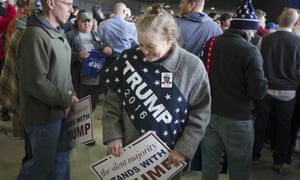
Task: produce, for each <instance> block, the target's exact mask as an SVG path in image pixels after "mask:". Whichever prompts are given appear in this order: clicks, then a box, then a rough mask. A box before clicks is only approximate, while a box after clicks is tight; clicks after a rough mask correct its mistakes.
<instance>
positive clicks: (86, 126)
mask: <svg viewBox="0 0 300 180" xmlns="http://www.w3.org/2000/svg"><path fill="white" fill-rule="evenodd" d="M92 117H93V114H92V110H91V96H86V97H84V98H82V99H80V100H79V102H78V103H76V104H75V105H74V106H73V107H72V108H71V110H70V113H69V115H68V118H67V136H68V138H69V141H70V146H71V148H74V147H76V146H78V145H80V144H86V143H89V142H91V141H93V126H92Z"/></svg>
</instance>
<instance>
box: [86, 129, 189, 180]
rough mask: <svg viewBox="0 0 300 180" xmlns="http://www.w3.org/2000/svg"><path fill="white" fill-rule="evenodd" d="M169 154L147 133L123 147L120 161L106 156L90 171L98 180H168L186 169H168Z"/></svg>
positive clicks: (182, 164) (181, 167) (153, 136)
mask: <svg viewBox="0 0 300 180" xmlns="http://www.w3.org/2000/svg"><path fill="white" fill-rule="evenodd" d="M169 153H170V149H169V148H168V147H167V145H166V144H165V143H164V142H163V141H162V140H161V139H160V138H159V137H158V136H156V135H155V133H154V132H148V133H146V134H144V135H143V136H142V137H140V138H139V139H137V140H135V141H134V142H132V143H131V144H129V145H127V146H126V147H124V148H123V152H122V154H121V156H120V157H114V156H112V155H108V156H106V157H104V158H103V159H101V160H99V161H97V162H95V163H93V164H92V165H91V169H92V171H93V172H94V173H95V175H96V176H97V177H98V179H101V180H119V179H131V180H138V179H161V180H167V179H170V178H171V177H173V176H175V175H176V174H177V173H178V172H179V171H181V170H182V169H183V168H184V167H185V166H186V163H185V162H182V163H180V165H179V166H177V167H175V166H174V165H173V164H172V165H171V166H169V165H168V163H167V161H166V160H167V158H168V155H169Z"/></svg>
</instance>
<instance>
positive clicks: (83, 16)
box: [66, 10, 112, 145]
mask: <svg viewBox="0 0 300 180" xmlns="http://www.w3.org/2000/svg"><path fill="white" fill-rule="evenodd" d="M93 22H94V21H93V15H92V13H91V12H88V11H85V10H80V11H79V13H78V16H77V19H76V21H75V24H74V28H73V30H72V31H69V32H68V33H67V34H66V37H67V39H68V42H69V44H70V46H71V49H72V65H71V73H72V81H73V85H74V88H75V91H76V93H77V97H78V98H83V97H85V96H88V95H91V100H92V110H93V111H94V109H95V108H96V105H97V102H98V97H99V94H100V93H101V92H102V91H103V90H104V86H103V85H102V84H101V83H100V76H99V74H98V75H97V76H96V77H88V76H84V75H81V70H82V66H83V61H85V60H86V58H88V57H89V56H90V53H89V52H90V51H91V50H98V51H102V52H104V53H105V54H106V55H107V56H110V55H112V49H111V48H110V47H108V46H105V44H104V43H103V42H102V41H101V40H100V37H99V35H98V33H97V32H95V31H93V30H92V27H93ZM107 60H109V58H107ZM94 144H95V141H94V142H91V143H89V145H94Z"/></svg>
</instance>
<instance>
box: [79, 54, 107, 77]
mask: <svg viewBox="0 0 300 180" xmlns="http://www.w3.org/2000/svg"><path fill="white" fill-rule="evenodd" d="M89 53H90V56H89V57H87V58H86V59H84V60H83V63H82V69H81V75H82V76H87V77H91V78H96V77H97V76H98V74H99V73H100V71H101V69H102V67H103V65H104V63H105V59H106V54H105V53H103V52H100V51H98V50H91V51H90V52H89Z"/></svg>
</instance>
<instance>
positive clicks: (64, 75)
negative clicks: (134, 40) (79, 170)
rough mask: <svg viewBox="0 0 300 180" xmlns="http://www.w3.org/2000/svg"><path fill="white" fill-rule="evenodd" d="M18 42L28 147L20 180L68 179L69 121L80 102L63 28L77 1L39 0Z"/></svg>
mask: <svg viewBox="0 0 300 180" xmlns="http://www.w3.org/2000/svg"><path fill="white" fill-rule="evenodd" d="M41 3H42V9H43V10H42V11H36V12H33V13H32V14H31V15H30V16H29V17H28V19H27V28H26V30H25V31H24V34H23V37H22V39H21V40H20V46H19V47H20V48H19V51H18V53H17V54H18V59H19V61H18V62H17V72H18V77H19V78H20V79H19V88H20V106H21V107H20V110H21V118H22V120H23V123H24V128H25V146H27V147H30V148H31V153H32V157H29V158H27V159H25V160H24V161H23V166H22V168H21V171H20V174H19V176H18V178H17V179H19V180H20V179H53V180H56V179H64V180H68V179H70V171H69V151H70V149H69V147H68V141H67V137H66V120H65V118H66V116H67V114H68V112H69V109H70V106H71V105H73V104H74V103H76V102H77V101H78V98H77V97H76V96H74V94H73V92H74V91H73V85H72V80H71V72H70V63H71V48H70V46H69V44H68V42H67V40H66V39H65V36H64V34H63V31H61V30H60V28H59V25H60V24H63V23H65V22H66V21H67V19H68V18H69V15H70V13H71V12H72V10H73V9H72V4H73V0H47V1H46V0H41Z"/></svg>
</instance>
